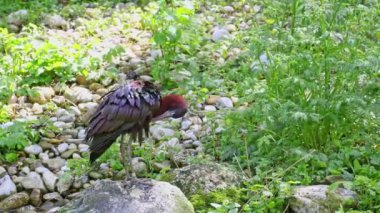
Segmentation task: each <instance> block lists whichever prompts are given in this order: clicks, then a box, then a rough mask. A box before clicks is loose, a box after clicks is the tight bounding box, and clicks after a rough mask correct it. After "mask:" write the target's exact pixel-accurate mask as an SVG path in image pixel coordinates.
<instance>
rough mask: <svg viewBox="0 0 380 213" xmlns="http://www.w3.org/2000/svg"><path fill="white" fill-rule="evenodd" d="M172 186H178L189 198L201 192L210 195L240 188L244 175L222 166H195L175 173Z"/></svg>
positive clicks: (212, 164) (176, 170)
mask: <svg viewBox="0 0 380 213" xmlns="http://www.w3.org/2000/svg"><path fill="white" fill-rule="evenodd" d="M173 174H174V180H172V181H171V183H172V184H174V185H176V186H178V187H179V188H180V189H181V190H182V191H183V192H184V193H185V194H186V195H187V196H190V195H193V194H197V193H199V192H202V193H209V192H211V191H215V190H218V189H227V188H230V187H234V186H238V185H240V184H241V182H242V181H243V174H241V173H239V172H238V171H236V170H235V169H233V168H230V167H227V166H223V165H221V164H216V163H209V164H195V165H189V166H186V167H183V168H179V169H175V170H174V171H173Z"/></svg>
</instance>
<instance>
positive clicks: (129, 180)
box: [123, 176, 153, 187]
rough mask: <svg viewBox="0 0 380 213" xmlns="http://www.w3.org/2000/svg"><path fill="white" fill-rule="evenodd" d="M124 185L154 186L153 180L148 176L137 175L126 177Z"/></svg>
mask: <svg viewBox="0 0 380 213" xmlns="http://www.w3.org/2000/svg"><path fill="white" fill-rule="evenodd" d="M123 185H124V186H131V185H140V186H143V187H152V186H153V182H152V181H151V179H148V178H137V177H136V176H130V177H125V179H124V180H123Z"/></svg>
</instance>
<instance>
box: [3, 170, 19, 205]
mask: <svg viewBox="0 0 380 213" xmlns="http://www.w3.org/2000/svg"><path fill="white" fill-rule="evenodd" d="M16 192H17V189H16V185H15V184H14V183H13V181H12V179H11V178H10V177H9V175H5V176H4V177H2V178H0V200H2V199H4V198H6V197H8V196H9V195H11V194H14V193H16Z"/></svg>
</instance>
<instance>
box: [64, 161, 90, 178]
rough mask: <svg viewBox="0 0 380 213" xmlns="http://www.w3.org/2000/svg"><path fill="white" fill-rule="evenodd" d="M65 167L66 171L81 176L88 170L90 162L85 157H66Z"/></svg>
mask: <svg viewBox="0 0 380 213" xmlns="http://www.w3.org/2000/svg"><path fill="white" fill-rule="evenodd" d="M67 168H68V169H69V172H68V173H70V174H72V175H74V176H76V177H81V176H83V175H85V174H87V173H88V172H89V171H90V164H89V162H88V159H87V158H80V159H68V160H67Z"/></svg>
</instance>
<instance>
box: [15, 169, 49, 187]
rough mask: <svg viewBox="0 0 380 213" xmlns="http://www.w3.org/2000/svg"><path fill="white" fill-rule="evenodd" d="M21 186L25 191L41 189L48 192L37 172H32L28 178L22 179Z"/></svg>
mask: <svg viewBox="0 0 380 213" xmlns="http://www.w3.org/2000/svg"><path fill="white" fill-rule="evenodd" d="M20 182H21V185H22V186H23V187H24V188H25V189H41V190H42V191H46V188H45V185H44V182H43V181H42V178H41V176H40V175H39V174H38V173H36V172H30V173H29V174H28V175H27V176H26V177H21V181H20Z"/></svg>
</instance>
